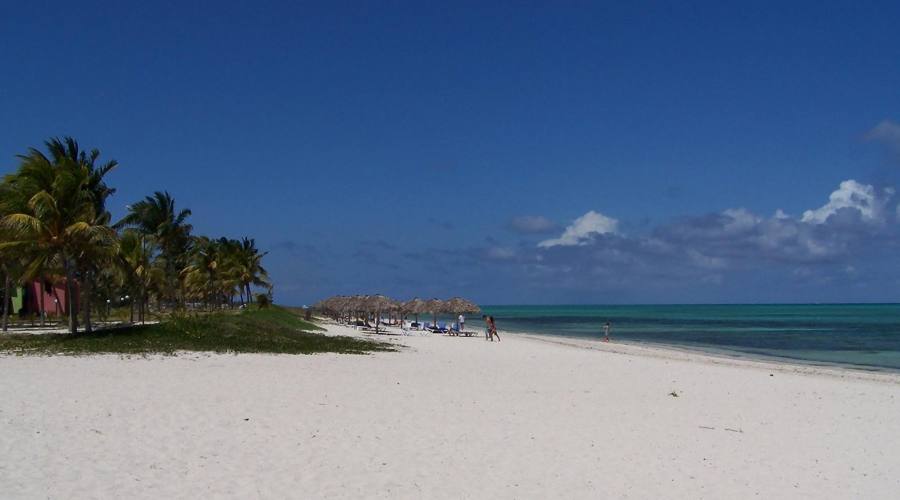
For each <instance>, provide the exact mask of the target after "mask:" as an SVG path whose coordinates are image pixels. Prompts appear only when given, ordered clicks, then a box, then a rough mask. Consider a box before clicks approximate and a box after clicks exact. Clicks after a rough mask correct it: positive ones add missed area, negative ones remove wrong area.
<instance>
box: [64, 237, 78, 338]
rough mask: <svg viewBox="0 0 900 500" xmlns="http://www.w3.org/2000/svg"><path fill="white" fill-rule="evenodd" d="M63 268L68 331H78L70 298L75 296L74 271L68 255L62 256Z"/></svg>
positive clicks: (75, 314)
mask: <svg viewBox="0 0 900 500" xmlns="http://www.w3.org/2000/svg"><path fill="white" fill-rule="evenodd" d="M62 261H63V270H64V271H65V274H66V312H67V313H68V314H69V333H71V334H73V335H74V334H76V333H78V313H77V312H76V311H75V308H74V307H72V306H73V300H72V298H73V297H74V296H75V290H74V287H73V286H72V283H73V282H74V281H75V273H74V272H73V269H72V263H71V262H69V259H68V257H66V256H65V255H63V256H62Z"/></svg>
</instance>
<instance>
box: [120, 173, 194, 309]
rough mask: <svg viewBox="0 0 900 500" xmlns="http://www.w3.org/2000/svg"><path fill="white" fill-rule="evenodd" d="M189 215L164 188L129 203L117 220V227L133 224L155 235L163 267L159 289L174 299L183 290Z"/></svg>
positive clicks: (189, 242) (146, 232)
mask: <svg viewBox="0 0 900 500" xmlns="http://www.w3.org/2000/svg"><path fill="white" fill-rule="evenodd" d="M190 216H191V211H190V210H188V209H182V210H177V209H176V208H175V199H174V198H172V196H171V195H170V194H169V193H168V192H167V191H157V192H155V193H153V196H147V197H146V198H144V199H143V200H141V201H139V202H137V203H135V204H133V205H130V206H129V207H128V215H126V216H125V217H124V218H123V219H122V220H121V221H119V222H117V223H116V227H132V228H135V229H137V230H138V231H140V232H141V233H143V234H145V235H152V236H153V237H154V239H155V241H156V244H157V245H158V247H159V252H160V255H159V257H160V259H161V264H162V267H163V269H164V270H165V282H166V283H165V285H166V286H165V290H161V292H162V293H163V295H165V296H166V298H167V299H170V300H172V299H176V298H177V295H178V292H179V291H180V292H181V295H183V292H184V290H182V288H183V287H182V285H183V282H182V280H181V276H182V271H183V270H184V268H185V267H186V266H187V265H188V260H189V258H190V256H189V250H190V247H191V243H192V240H191V230H192V227H191V225H190V224H188V223H187V219H188V217H190ZM181 299H183V297H181Z"/></svg>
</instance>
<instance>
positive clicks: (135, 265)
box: [119, 230, 164, 323]
mask: <svg viewBox="0 0 900 500" xmlns="http://www.w3.org/2000/svg"><path fill="white" fill-rule="evenodd" d="M119 247H120V250H119V267H120V269H122V270H123V274H124V276H123V278H124V279H123V282H124V284H125V285H126V287H127V288H128V289H129V290H131V295H132V296H133V297H134V298H135V300H134V301H132V310H131V320H132V322H134V307H133V304H134V302H135V301H136V302H137V304H138V307H139V309H138V320H139V321H140V322H142V323H143V322H144V311H145V309H146V307H147V302H148V300H149V297H150V290H151V289H152V288H153V286H154V285H155V284H157V283H159V282H160V281H161V280H162V279H163V274H164V271H163V269H161V268H159V267H157V266H154V262H153V254H154V243H153V237H152V236H149V235H146V234H143V233H140V232H138V231H135V230H126V231H124V232H123V233H122V237H121V239H120V242H119Z"/></svg>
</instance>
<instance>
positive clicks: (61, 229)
mask: <svg viewBox="0 0 900 500" xmlns="http://www.w3.org/2000/svg"><path fill="white" fill-rule="evenodd" d="M45 144H46V146H47V150H48V151H49V152H50V157H49V158H48V157H47V156H45V155H44V154H43V153H41V152H40V151H39V150H37V149H35V148H30V149H29V152H28V154H26V155H20V156H19V158H20V160H21V164H20V166H19V170H18V172H17V173H16V174H14V175H13V176H11V177H8V178H7V181H8V182H10V183H11V184H12V189H14V190H15V191H16V192H17V193H18V195H17V196H20V197H24V199H27V201H26V202H25V203H24V207H23V206H21V205H20V206H19V207H17V208H18V210H17V211H15V212H12V213H8V214H6V215H5V216H4V217H3V218H2V219H0V227H2V228H3V229H4V230H6V231H7V232H8V241H4V242H3V243H0V251H4V250H5V251H14V252H19V253H21V254H22V255H25V256H26V260H27V262H28V266H27V268H26V274H27V275H29V276H33V275H35V274H37V273H38V272H39V270H43V269H47V268H53V267H57V268H62V271H63V273H64V274H65V277H66V300H67V302H68V304H67V306H66V310H67V312H68V316H69V331H70V332H71V333H77V329H78V315H77V312H76V311H75V308H74V307H73V306H74V303H73V300H72V299H73V297H74V293H75V288H74V283H75V278H76V276H77V275H78V273H79V271H82V270H83V271H85V272H86V273H88V274H89V273H90V271H91V269H92V268H93V266H95V265H96V263H97V261H99V260H102V259H103V258H105V257H107V256H109V255H111V254H112V252H113V251H114V249H115V246H116V234H115V231H113V230H112V229H111V228H110V227H109V226H108V225H107V224H106V222H108V215H106V214H104V213H102V212H98V209H102V208H103V203H104V202H105V199H106V196H108V195H109V194H110V193H111V190H110V189H109V188H108V187H106V186H105V184H104V183H103V182H102V177H103V173H105V172H108V171H109V170H111V169H112V168H114V167H115V164H114V162H113V163H112V164H111V166H109V165H110V164H107V165H105V166H103V167H100V168H95V167H94V161H95V160H96V159H97V157H98V156H99V152H97V153H96V154H94V153H91V155H87V154H86V153H83V152H80V151H79V150H78V146H77V143H76V142H75V141H74V140H73V139H71V138H66V139H65V140H64V141H61V140H59V139H51V140H49V141H47V142H46V143H45ZM107 167H108V168H107ZM101 172H102V173H101ZM98 193H99V194H98ZM82 281H83V286H84V285H85V283H87V282H89V281H90V277H89V276H88V279H87V280H82ZM85 288H87V290H86V297H89V292H90V286H89V285H87V286H85ZM88 302H89V301H88ZM85 320H86V329H87V330H88V331H90V313H89V310H88V314H87V315H86V318H85Z"/></svg>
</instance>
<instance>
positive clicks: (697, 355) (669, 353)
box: [319, 320, 900, 385]
mask: <svg viewBox="0 0 900 500" xmlns="http://www.w3.org/2000/svg"><path fill="white" fill-rule="evenodd" d="M319 323H320V324H321V325H322V326H323V328H326V329H331V328H336V329H339V330H340V332H341V333H339V334H340V335H352V336H361V337H363V338H371V339H393V340H394V341H399V340H402V339H404V338H410V337H421V335H404V334H401V333H398V332H399V330H398V329H397V327H395V326H392V327H388V328H389V329H390V332H391V333H387V334H374V333H363V332H360V331H357V330H356V329H355V328H353V327H348V326H346V325H342V324H337V323H334V322H332V321H330V320H323V321H320V322H319ZM501 333H502V334H503V335H504V337H503V338H506V337H505V336H506V335H508V336H511V337H513V338H517V339H523V340H529V341H533V342H538V343H542V344H552V345H557V346H565V347H570V348H577V349H586V350H594V351H600V352H604V353H609V354H619V355H626V356H639V357H640V356H643V357H649V358H658V359H665V360H669V361H683V362H688V363H707V364H711V365H723V366H736V367H744V368H753V369H757V370H760V371H775V372H782V373H795V374H805V375H821V376H829V377H836V378H852V379H859V380H869V381H878V382H885V383H891V384H898V385H900V371H898V370H892V369H890V368H881V367H872V368H866V367H863V366H861V365H853V364H840V363H828V362H817V361H809V362H805V361H804V360H799V359H793V358H781V357H777V356H766V355H755V354H746V355H745V356H741V355H739V354H737V351H728V350H716V349H710V350H706V349H703V348H699V347H698V348H693V347H689V346H679V345H672V344H661V343H652V342H628V341H620V340H612V341H611V342H608V343H607V342H603V341H601V340H597V339H591V338H584V337H573V336H566V335H553V334H539V333H528V332H520V331H515V330H502V331H501ZM428 336H436V337H447V338H453V339H456V338H457V337H456V336H452V337H450V336H447V335H441V334H438V335H434V334H430V335H426V336H425V337H428ZM459 338H460V339H461V340H466V339H468V340H472V339H479V340H481V337H480V336H478V335H475V336H473V337H459Z"/></svg>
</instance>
